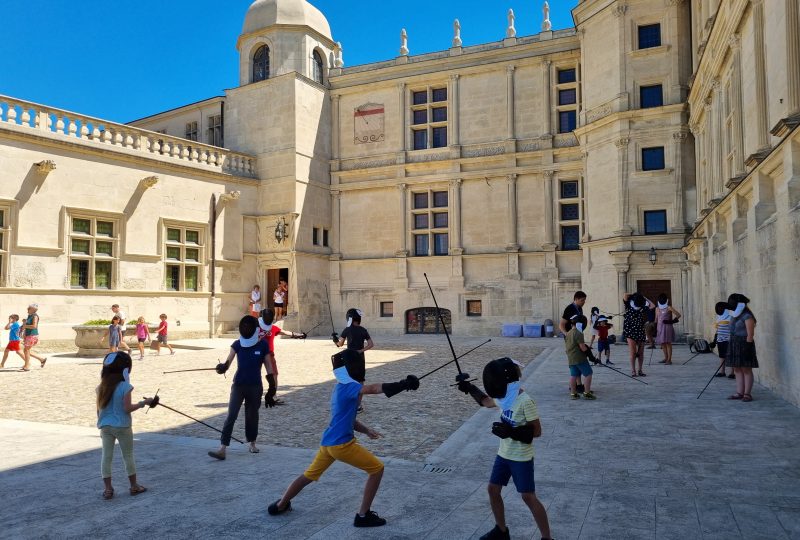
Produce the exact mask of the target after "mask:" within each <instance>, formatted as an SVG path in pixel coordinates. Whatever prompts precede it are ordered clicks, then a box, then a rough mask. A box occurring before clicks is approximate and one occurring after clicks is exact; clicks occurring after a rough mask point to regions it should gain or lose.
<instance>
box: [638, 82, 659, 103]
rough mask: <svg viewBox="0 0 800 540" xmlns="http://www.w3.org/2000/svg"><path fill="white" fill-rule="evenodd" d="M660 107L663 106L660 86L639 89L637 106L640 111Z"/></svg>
mask: <svg viewBox="0 0 800 540" xmlns="http://www.w3.org/2000/svg"><path fill="white" fill-rule="evenodd" d="M662 105H664V94H663V92H662V90H661V85H660V84H654V85H651V86H642V87H641V88H639V106H640V107H641V108H642V109H649V108H650V107H661V106H662Z"/></svg>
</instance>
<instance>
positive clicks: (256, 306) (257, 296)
mask: <svg viewBox="0 0 800 540" xmlns="http://www.w3.org/2000/svg"><path fill="white" fill-rule="evenodd" d="M250 301H251V302H253V311H255V312H260V311H261V291H256V290H253V291H251V292H250Z"/></svg>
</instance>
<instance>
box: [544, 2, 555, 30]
mask: <svg viewBox="0 0 800 540" xmlns="http://www.w3.org/2000/svg"><path fill="white" fill-rule="evenodd" d="M542 12H543V13H544V20H543V21H542V32H549V31H550V30H552V29H553V25H552V24H551V23H550V4H548V3H547V0H545V2H544V6H543V7H542Z"/></svg>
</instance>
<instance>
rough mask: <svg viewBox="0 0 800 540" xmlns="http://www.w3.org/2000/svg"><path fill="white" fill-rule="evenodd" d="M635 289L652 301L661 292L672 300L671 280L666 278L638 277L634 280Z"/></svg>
mask: <svg viewBox="0 0 800 540" xmlns="http://www.w3.org/2000/svg"><path fill="white" fill-rule="evenodd" d="M636 290H637V291H638V292H640V293H641V294H642V295H644V297H645V298H647V299H648V300H652V301H653V302H655V301H656V298H658V295H659V294H662V293H663V294H666V295H667V298H669V299H670V301H672V282H671V281H670V280H668V279H640V280H638V281H637V282H636ZM672 303H673V304H674V302H672Z"/></svg>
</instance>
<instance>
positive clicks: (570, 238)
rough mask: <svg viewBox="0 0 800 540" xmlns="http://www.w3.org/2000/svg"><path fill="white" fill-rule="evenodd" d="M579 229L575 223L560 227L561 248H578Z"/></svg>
mask: <svg viewBox="0 0 800 540" xmlns="http://www.w3.org/2000/svg"><path fill="white" fill-rule="evenodd" d="M580 230H581V228H580V227H579V226H577V225H567V226H564V227H561V249H563V250H565V251H566V250H576V249H580V240H581V239H580V236H581V233H580Z"/></svg>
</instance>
